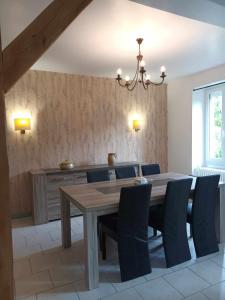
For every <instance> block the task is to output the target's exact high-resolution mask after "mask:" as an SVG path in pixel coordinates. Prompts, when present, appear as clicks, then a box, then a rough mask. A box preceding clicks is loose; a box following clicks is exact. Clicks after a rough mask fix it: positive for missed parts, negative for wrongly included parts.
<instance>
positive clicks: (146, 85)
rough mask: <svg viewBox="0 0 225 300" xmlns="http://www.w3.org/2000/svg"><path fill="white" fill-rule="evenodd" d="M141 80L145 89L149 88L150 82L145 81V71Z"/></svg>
mask: <svg viewBox="0 0 225 300" xmlns="http://www.w3.org/2000/svg"><path fill="white" fill-rule="evenodd" d="M141 82H142V85H143V87H144V89H145V90H147V89H148V86H149V84H146V83H145V81H144V74H143V73H142V74H141Z"/></svg>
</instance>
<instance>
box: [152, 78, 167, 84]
mask: <svg viewBox="0 0 225 300" xmlns="http://www.w3.org/2000/svg"><path fill="white" fill-rule="evenodd" d="M164 80H165V77H164V78H162V80H161V81H160V82H153V81H151V80H149V83H150V84H153V85H157V86H159V85H162V84H163V82H164Z"/></svg>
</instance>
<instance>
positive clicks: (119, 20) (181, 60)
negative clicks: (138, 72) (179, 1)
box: [0, 0, 225, 79]
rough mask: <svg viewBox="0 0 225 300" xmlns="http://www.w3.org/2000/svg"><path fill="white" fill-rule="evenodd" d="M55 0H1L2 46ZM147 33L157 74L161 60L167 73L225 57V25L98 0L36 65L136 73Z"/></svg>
mask: <svg viewBox="0 0 225 300" xmlns="http://www.w3.org/2000/svg"><path fill="white" fill-rule="evenodd" d="M50 2H51V0H38V1H37V0H0V20H1V30H2V43H3V47H5V46H7V44H9V43H10V42H11V41H12V40H13V38H15V37H16V36H17V34H19V33H20V32H21V31H22V30H23V29H24V28H25V27H26V26H27V25H28V24H29V23H30V22H31V21H32V19H34V18H35V17H36V16H37V15H38V14H39V13H40V12H41V11H42V10H43V9H44V8H45V7H46V6H47V5H48V4H49V3H50ZM137 37H143V38H144V43H143V54H144V59H145V61H146V68H147V69H149V70H150V73H151V74H152V78H155V79H157V78H158V76H159V68H160V66H161V65H162V64H164V65H166V67H167V70H168V79H172V78H175V77H179V76H183V75H187V74H192V73H195V72H198V71H202V70H205V69H208V68H211V67H214V66H216V65H220V64H224V63H225V54H224V49H225V28H220V27H217V26H214V25H210V24H206V23H202V22H199V21H196V20H191V19H188V18H185V17H181V16H177V15H174V14H171V13H168V12H164V11H161V10H157V9H153V8H151V7H147V6H144V5H141V4H137V3H134V2H131V1H128V0H94V1H93V2H92V3H91V4H90V5H89V6H88V8H87V9H86V10H85V11H83V12H82V13H81V15H80V16H79V17H78V18H77V19H76V20H75V21H74V22H73V23H72V24H71V25H70V26H69V27H68V29H67V30H66V31H65V32H64V33H63V34H62V35H61V37H60V38H59V39H58V40H57V41H56V42H55V44H54V45H53V46H52V47H51V48H50V49H49V50H48V51H47V52H46V53H45V54H44V55H43V56H42V57H41V59H40V60H39V61H38V62H37V63H36V64H35V65H34V66H33V68H34V69H40V70H49V71H56V72H65V73H74V74H89V75H97V76H114V74H115V72H116V69H117V68H118V67H121V68H122V69H123V70H124V73H129V74H130V75H132V73H133V71H134V68H135V66H136V61H135V58H136V54H137V44H136V41H135V40H136V38H137Z"/></svg>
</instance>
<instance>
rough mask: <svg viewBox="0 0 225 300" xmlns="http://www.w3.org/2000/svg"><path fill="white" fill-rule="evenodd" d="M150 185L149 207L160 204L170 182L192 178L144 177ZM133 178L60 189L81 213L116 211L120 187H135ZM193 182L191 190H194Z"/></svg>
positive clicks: (180, 175)
mask: <svg viewBox="0 0 225 300" xmlns="http://www.w3.org/2000/svg"><path fill="white" fill-rule="evenodd" d="M145 177H146V178H147V179H148V180H149V182H150V183H151V184H152V193H151V200H150V205H156V204H158V203H162V202H163V200H164V197H165V192H166V185H167V182H168V181H170V180H176V179H184V178H193V177H191V176H188V175H184V174H177V173H173V172H169V173H162V174H157V175H151V176H145ZM134 181H135V178H129V179H120V180H112V181H104V182H97V183H88V184H80V185H72V186H64V187H61V188H60V191H61V192H62V194H63V195H64V196H65V197H66V198H67V199H69V200H70V201H71V202H72V203H73V204H74V205H75V206H76V207H78V208H79V209H80V210H81V211H82V212H87V211H104V210H112V209H115V210H116V209H118V206H119V200H120V190H121V188H122V187H126V186H132V185H135V182H134ZM194 185H195V180H193V184H192V189H194Z"/></svg>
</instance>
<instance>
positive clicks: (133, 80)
mask: <svg viewBox="0 0 225 300" xmlns="http://www.w3.org/2000/svg"><path fill="white" fill-rule="evenodd" d="M138 73H139V61H138V62H137V68H136V72H135V74H134V77H133V79H132V80H131V82H130V84H129V85H131V86H133V84H134V83H135V85H136V82H137V80H138Z"/></svg>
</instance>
